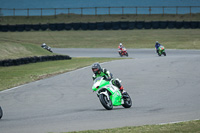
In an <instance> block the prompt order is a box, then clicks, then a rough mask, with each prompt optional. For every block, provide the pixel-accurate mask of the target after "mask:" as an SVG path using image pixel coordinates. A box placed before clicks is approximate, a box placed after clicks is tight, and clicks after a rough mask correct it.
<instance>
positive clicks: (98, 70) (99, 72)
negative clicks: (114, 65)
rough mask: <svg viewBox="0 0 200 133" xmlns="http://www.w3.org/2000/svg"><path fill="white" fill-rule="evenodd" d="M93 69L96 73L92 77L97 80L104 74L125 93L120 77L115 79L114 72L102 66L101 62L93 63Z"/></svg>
mask: <svg viewBox="0 0 200 133" xmlns="http://www.w3.org/2000/svg"><path fill="white" fill-rule="evenodd" d="M92 71H93V73H94V75H93V77H92V78H93V80H95V79H96V78H97V77H99V76H102V77H104V78H105V79H107V80H112V84H113V85H114V86H116V87H118V88H119V90H120V92H121V93H122V94H125V91H124V87H123V86H122V85H121V83H120V82H119V80H118V79H113V77H112V74H111V73H110V72H109V71H108V70H107V69H105V68H101V66H100V64H99V63H94V64H93V65H92Z"/></svg>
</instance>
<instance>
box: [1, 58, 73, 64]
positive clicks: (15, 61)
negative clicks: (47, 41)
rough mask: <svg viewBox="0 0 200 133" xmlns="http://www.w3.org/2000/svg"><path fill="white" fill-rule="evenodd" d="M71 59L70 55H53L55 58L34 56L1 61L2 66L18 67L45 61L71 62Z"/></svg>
mask: <svg viewBox="0 0 200 133" xmlns="http://www.w3.org/2000/svg"><path fill="white" fill-rule="evenodd" d="M70 59H71V57H70V56H68V55H53V56H40V57H38V56H34V57H26V58H19V59H7V60H0V66H17V65H23V64H29V63H36V62H44V61H54V60H70Z"/></svg>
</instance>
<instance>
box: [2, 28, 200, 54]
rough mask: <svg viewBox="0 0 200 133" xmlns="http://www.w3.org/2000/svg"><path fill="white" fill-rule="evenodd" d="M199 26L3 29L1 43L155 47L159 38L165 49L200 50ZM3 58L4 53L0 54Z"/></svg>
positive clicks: (88, 46) (86, 46) (85, 46)
mask: <svg viewBox="0 0 200 133" xmlns="http://www.w3.org/2000/svg"><path fill="white" fill-rule="evenodd" d="M199 35H200V30H199V29H158V30H155V29H150V30H117V31H116V30H103V31H97V30H95V31H31V32H0V50H1V47H2V45H4V46H6V45H8V44H10V45H12V44H35V45H37V46H40V45H41V44H42V43H46V44H47V45H49V46H50V47H57V48H116V49H117V47H118V45H119V43H120V42H122V43H123V44H124V46H125V47H126V48H154V45H155V42H156V41H159V42H160V43H161V44H163V45H164V46H165V47H166V49H200V38H199ZM0 57H1V55H0Z"/></svg>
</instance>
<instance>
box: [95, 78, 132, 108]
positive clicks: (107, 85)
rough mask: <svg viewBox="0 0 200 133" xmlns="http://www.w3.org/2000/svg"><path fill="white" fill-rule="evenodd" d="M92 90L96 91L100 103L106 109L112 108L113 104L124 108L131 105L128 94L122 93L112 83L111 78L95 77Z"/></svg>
mask: <svg viewBox="0 0 200 133" xmlns="http://www.w3.org/2000/svg"><path fill="white" fill-rule="evenodd" d="M92 90H93V91H94V92H96V93H97V96H98V97H99V100H100V102H101V104H102V105H103V106H104V108H105V109H107V110H112V109H113V106H123V107H124V108H130V107H131V106H132V100H131V97H130V96H129V94H128V93H127V92H125V93H123V95H122V94H121V92H120V91H119V89H118V88H117V87H116V86H114V85H113V84H112V80H106V79H105V78H104V77H97V78H96V79H95V80H94V84H93V86H92Z"/></svg>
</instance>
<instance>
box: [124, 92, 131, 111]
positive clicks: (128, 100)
mask: <svg viewBox="0 0 200 133" xmlns="http://www.w3.org/2000/svg"><path fill="white" fill-rule="evenodd" d="M125 95H126V98H123V99H124V104H123V105H122V106H123V107H124V108H130V107H131V106H132V100H131V97H130V96H129V94H128V93H126V94H125Z"/></svg>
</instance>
